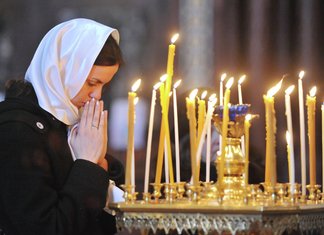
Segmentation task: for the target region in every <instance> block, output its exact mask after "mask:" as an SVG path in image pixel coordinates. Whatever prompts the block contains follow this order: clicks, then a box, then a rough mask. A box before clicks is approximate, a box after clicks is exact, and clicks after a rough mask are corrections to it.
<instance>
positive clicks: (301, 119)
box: [298, 71, 306, 196]
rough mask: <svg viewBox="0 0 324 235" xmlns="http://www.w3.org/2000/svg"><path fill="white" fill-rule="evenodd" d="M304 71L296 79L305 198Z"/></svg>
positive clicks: (302, 181)
mask: <svg viewBox="0 0 324 235" xmlns="http://www.w3.org/2000/svg"><path fill="white" fill-rule="evenodd" d="M304 75H305V72H304V71H300V73H299V79H298V101H299V128H300V134H299V136H300V165H301V185H302V195H303V196H306V140H305V115H304V92H303V81H302V79H303V77H304Z"/></svg>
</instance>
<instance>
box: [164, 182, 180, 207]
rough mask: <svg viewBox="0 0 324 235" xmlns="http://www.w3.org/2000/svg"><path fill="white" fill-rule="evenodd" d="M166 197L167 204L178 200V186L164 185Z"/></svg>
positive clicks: (173, 184)
mask: <svg viewBox="0 0 324 235" xmlns="http://www.w3.org/2000/svg"><path fill="white" fill-rule="evenodd" d="M164 195H165V200H166V201H167V202H170V203H172V202H174V201H175V200H176V198H177V184H176V183H169V184H167V183H165V184H164Z"/></svg>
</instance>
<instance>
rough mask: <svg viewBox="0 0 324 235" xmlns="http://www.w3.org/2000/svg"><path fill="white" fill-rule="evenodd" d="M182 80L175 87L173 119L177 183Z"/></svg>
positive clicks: (177, 176) (178, 176) (178, 175)
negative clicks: (178, 102)
mask: <svg viewBox="0 0 324 235" xmlns="http://www.w3.org/2000/svg"><path fill="white" fill-rule="evenodd" d="M180 83H181V79H180V80H178V81H177V82H176V83H174V85H173V118H174V143H175V157H176V181H177V183H179V182H180V181H181V178H180V147H179V126H178V104H177V93H176V88H177V87H178V86H179V85H180Z"/></svg>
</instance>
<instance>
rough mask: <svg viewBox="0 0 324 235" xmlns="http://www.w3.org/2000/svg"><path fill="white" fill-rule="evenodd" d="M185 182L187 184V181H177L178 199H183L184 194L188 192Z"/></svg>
mask: <svg viewBox="0 0 324 235" xmlns="http://www.w3.org/2000/svg"><path fill="white" fill-rule="evenodd" d="M185 184H186V182H177V192H178V195H177V198H178V199H182V198H183V196H184V193H185V192H186V190H185Z"/></svg>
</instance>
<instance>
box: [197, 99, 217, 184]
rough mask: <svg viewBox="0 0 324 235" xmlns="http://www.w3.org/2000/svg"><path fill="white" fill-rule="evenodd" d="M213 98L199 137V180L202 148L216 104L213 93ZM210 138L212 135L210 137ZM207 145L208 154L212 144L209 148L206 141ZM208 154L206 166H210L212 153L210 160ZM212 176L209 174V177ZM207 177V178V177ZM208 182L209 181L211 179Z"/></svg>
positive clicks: (209, 103)
mask: <svg viewBox="0 0 324 235" xmlns="http://www.w3.org/2000/svg"><path fill="white" fill-rule="evenodd" d="M210 98H211V99H212V100H210V99H209V101H208V110H207V114H206V120H205V122H204V126H203V128H202V131H201V136H200V139H199V142H198V147H197V151H196V165H197V174H196V176H197V177H198V179H197V181H198V182H199V176H200V162H201V153H202V148H203V144H204V142H205V137H206V133H207V131H209V132H210V129H209V130H207V129H208V123H211V118H212V115H213V112H214V106H215V104H216V95H213V96H211V97H210ZM209 138H210V137H209ZM209 142H210V140H209ZM209 145H210V143H209ZM206 146H207V149H206V154H207V152H208V151H209V152H210V146H209V148H208V143H206ZM207 158H208V157H207V155H206V168H209V167H210V166H209V164H210V154H209V161H208V160H207ZM207 165H208V167H207ZM206 174H207V171H206ZM209 178H210V176H208V179H209ZM206 179H207V178H206ZM206 182H209V180H208V181H207V180H206Z"/></svg>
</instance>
